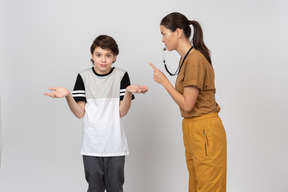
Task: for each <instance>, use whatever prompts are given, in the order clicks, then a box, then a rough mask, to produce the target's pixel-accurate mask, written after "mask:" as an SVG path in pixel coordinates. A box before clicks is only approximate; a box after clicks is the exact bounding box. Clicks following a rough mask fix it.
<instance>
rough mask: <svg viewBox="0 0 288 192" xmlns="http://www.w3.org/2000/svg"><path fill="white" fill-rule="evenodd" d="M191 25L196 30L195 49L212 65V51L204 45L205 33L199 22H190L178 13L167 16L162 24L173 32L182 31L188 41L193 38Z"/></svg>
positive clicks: (193, 39)
mask: <svg viewBox="0 0 288 192" xmlns="http://www.w3.org/2000/svg"><path fill="white" fill-rule="evenodd" d="M190 24H191V25H193V28H194V34H193V37H192V44H193V46H194V48H195V49H197V50H198V51H200V52H201V53H202V54H203V55H204V56H205V58H206V59H207V60H208V61H209V63H210V64H211V65H212V61H211V56H210V50H209V49H208V48H207V47H206V45H205V43H204V40H203V31H202V28H201V26H200V24H199V23H198V22H197V21H195V20H193V21H190V20H188V19H187V17H186V16H185V15H183V14H181V13H178V12H173V13H170V14H168V15H166V16H165V17H164V18H163V19H162V21H161V22H160V25H163V26H164V27H166V28H167V29H169V30H170V31H172V32H174V31H176V29H177V28H179V29H182V30H183V32H184V34H185V36H186V37H187V38H188V39H189V37H190V36H191V28H190Z"/></svg>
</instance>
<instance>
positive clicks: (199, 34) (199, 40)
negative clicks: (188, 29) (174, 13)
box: [189, 20, 212, 65]
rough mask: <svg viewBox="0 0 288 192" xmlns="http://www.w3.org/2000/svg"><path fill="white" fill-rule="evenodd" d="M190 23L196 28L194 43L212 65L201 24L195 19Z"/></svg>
mask: <svg viewBox="0 0 288 192" xmlns="http://www.w3.org/2000/svg"><path fill="white" fill-rule="evenodd" d="M189 23H190V24H191V25H193V28H194V34H193V37H192V44H193V46H194V48H195V49H196V50H198V51H200V52H201V53H202V54H203V55H204V56H205V58H206V59H207V60H208V61H209V63H210V64H211V65H212V61H211V56H210V50H209V49H208V48H207V47H206V45H205V43H204V40H203V31H202V28H201V26H200V24H199V23H198V22H197V21H195V20H192V21H189Z"/></svg>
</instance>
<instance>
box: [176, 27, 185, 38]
mask: <svg viewBox="0 0 288 192" xmlns="http://www.w3.org/2000/svg"><path fill="white" fill-rule="evenodd" d="M175 32H176V35H177V37H178V38H180V37H182V35H183V30H182V29H180V28H177V29H176V31H175Z"/></svg>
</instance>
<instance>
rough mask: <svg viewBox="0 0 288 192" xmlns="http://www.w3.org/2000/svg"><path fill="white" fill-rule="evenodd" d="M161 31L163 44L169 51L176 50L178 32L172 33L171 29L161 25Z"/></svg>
mask: <svg viewBox="0 0 288 192" xmlns="http://www.w3.org/2000/svg"><path fill="white" fill-rule="evenodd" d="M160 31H161V34H162V42H163V43H164V45H165V47H167V49H168V51H171V50H174V49H176V47H177V42H178V41H177V40H178V38H177V34H176V31H175V32H172V31H171V30H170V29H167V28H166V27H165V26H164V25H160Z"/></svg>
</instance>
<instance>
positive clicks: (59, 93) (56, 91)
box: [44, 87, 70, 98]
mask: <svg viewBox="0 0 288 192" xmlns="http://www.w3.org/2000/svg"><path fill="white" fill-rule="evenodd" d="M49 90H50V91H53V92H51V93H44V95H47V96H49V97H52V98H62V97H66V96H68V95H69V94H70V92H69V91H68V90H67V89H66V88H64V87H53V88H49Z"/></svg>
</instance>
